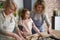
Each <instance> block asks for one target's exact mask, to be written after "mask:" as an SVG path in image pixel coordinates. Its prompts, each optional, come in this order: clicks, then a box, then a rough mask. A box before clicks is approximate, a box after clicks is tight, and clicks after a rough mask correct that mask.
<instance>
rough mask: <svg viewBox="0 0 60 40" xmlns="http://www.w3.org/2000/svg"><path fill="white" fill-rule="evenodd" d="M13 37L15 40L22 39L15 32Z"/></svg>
mask: <svg viewBox="0 0 60 40" xmlns="http://www.w3.org/2000/svg"><path fill="white" fill-rule="evenodd" d="M14 37H15V39H16V40H22V38H20V37H19V36H18V35H17V34H14Z"/></svg>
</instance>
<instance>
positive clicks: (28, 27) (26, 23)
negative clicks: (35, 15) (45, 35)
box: [19, 9, 42, 37]
mask: <svg viewBox="0 0 60 40" xmlns="http://www.w3.org/2000/svg"><path fill="white" fill-rule="evenodd" d="M19 25H22V26H23V29H22V32H23V36H24V37H26V36H28V35H32V28H33V29H34V30H35V31H36V32H37V33H38V35H40V36H42V35H41V33H40V31H39V30H38V28H37V27H36V26H35V24H34V23H33V20H32V19H31V18H30V11H29V10H28V9H23V10H22V14H21V20H20V21H19Z"/></svg>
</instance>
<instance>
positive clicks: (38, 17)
mask: <svg viewBox="0 0 60 40" xmlns="http://www.w3.org/2000/svg"><path fill="white" fill-rule="evenodd" d="M44 12H45V6H44V3H43V2H36V3H35V5H34V9H33V11H32V13H31V18H32V20H33V22H34V23H35V25H36V26H37V28H38V29H39V30H40V32H43V31H44V28H43V23H44V20H45V22H46V24H47V32H48V33H49V27H50V22H49V20H48V16H47V15H46V14H44ZM33 33H35V32H34V30H33Z"/></svg>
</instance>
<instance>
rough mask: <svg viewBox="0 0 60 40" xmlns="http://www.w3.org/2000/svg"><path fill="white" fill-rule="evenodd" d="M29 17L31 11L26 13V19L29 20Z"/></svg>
mask: <svg viewBox="0 0 60 40" xmlns="http://www.w3.org/2000/svg"><path fill="white" fill-rule="evenodd" d="M29 17H30V12H29V11H26V13H25V18H26V19H28V18H29Z"/></svg>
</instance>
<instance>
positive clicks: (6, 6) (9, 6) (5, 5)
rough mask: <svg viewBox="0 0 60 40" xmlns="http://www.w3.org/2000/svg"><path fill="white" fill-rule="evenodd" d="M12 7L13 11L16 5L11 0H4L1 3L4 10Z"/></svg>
mask: <svg viewBox="0 0 60 40" xmlns="http://www.w3.org/2000/svg"><path fill="white" fill-rule="evenodd" d="M13 7H14V11H16V5H15V3H14V2H13V1H12V0H6V1H5V2H4V3H3V8H4V10H8V9H12V8H13Z"/></svg>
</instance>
